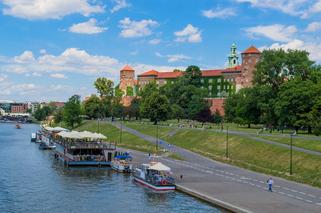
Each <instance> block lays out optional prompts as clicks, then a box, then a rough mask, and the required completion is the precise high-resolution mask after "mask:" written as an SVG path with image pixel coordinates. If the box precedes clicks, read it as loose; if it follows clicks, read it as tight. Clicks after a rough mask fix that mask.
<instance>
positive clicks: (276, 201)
mask: <svg viewBox="0 0 321 213" xmlns="http://www.w3.org/2000/svg"><path fill="white" fill-rule="evenodd" d="M113 125H114V126H116V127H118V128H119V125H118V124H116V123H114V124H113ZM123 130H124V131H127V132H129V133H131V134H134V135H136V136H138V137H141V138H143V139H145V140H146V141H149V142H151V143H155V141H156V140H155V138H154V137H151V136H148V135H144V134H142V133H140V132H138V131H136V130H134V129H131V128H128V127H126V126H123ZM170 151H172V152H174V153H177V154H179V155H181V156H182V157H183V158H184V159H185V161H179V160H173V159H168V158H162V159H160V161H162V162H164V163H165V164H167V165H169V166H170V167H171V168H172V169H173V172H174V174H176V175H177V177H176V178H177V179H178V184H179V185H182V186H184V187H187V188H189V189H191V190H193V191H197V192H200V193H202V194H204V195H207V196H210V197H212V198H215V199H218V200H221V201H224V202H227V203H230V204H232V205H234V206H238V207H240V208H243V209H246V210H249V211H250V212H260V213H261V212H262V213H270V212H285V213H287V212H289V213H290V212H291V213H296V212H298V213H302V212H318V213H320V212H321V190H320V189H318V188H314V187H311V186H308V185H304V184H299V183H295V182H291V181H288V180H284V179H282V178H277V177H274V178H273V179H274V181H275V184H274V191H273V192H268V191H267V189H266V188H267V186H266V180H267V178H268V177H267V176H266V175H263V174H259V173H256V172H252V171H248V170H246V169H242V168H238V167H235V166H231V165H228V164H223V163H220V162H217V161H213V160H211V159H208V158H206V157H203V156H201V155H199V154H196V153H193V152H190V151H188V150H185V149H182V148H180V147H177V146H174V145H172V146H171V148H170ZM135 153H136V154H138V153H139V152H135ZM141 155H142V154H141ZM147 160H148V159H147V155H146V161H147ZM180 174H183V176H184V178H183V180H182V181H180V180H179V178H178V176H179V175H180Z"/></svg>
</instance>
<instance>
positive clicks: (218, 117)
mask: <svg viewBox="0 0 321 213" xmlns="http://www.w3.org/2000/svg"><path fill="white" fill-rule="evenodd" d="M222 121H223V117H222V115H221V114H220V112H219V111H218V110H216V111H215V113H214V115H213V122H214V123H216V124H219V123H222Z"/></svg>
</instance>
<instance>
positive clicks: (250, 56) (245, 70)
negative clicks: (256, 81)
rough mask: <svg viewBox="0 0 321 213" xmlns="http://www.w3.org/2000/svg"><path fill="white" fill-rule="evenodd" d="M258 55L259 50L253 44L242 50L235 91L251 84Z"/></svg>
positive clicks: (259, 54) (259, 55) (259, 53)
mask: <svg viewBox="0 0 321 213" xmlns="http://www.w3.org/2000/svg"><path fill="white" fill-rule="evenodd" d="M260 57H261V52H260V51H259V50H258V49H257V48H256V47H255V46H250V47H249V48H247V49H246V50H245V51H244V52H242V68H241V76H240V77H238V78H237V79H236V91H238V90H239V89H241V88H244V87H251V86H252V85H253V83H252V82H253V78H254V72H255V69H256V68H255V66H256V63H257V62H258V61H259V59H260Z"/></svg>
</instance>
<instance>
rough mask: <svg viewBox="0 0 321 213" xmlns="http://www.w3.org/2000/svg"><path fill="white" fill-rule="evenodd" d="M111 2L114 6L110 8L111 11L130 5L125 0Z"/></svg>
mask: <svg viewBox="0 0 321 213" xmlns="http://www.w3.org/2000/svg"><path fill="white" fill-rule="evenodd" d="M113 2H114V3H115V6H114V7H113V8H112V9H111V10H110V12H111V13H114V12H117V11H118V10H121V9H124V8H127V7H130V4H129V3H128V2H127V1H126V0H113Z"/></svg>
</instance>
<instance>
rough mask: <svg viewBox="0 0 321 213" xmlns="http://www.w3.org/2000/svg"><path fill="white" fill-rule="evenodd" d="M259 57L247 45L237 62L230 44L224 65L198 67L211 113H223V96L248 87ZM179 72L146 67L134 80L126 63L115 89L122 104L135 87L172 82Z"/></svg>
mask: <svg viewBox="0 0 321 213" xmlns="http://www.w3.org/2000/svg"><path fill="white" fill-rule="evenodd" d="M260 56H261V52H260V51H259V50H258V49H257V48H256V47H254V46H250V47H249V48H248V49H246V50H245V51H243V52H242V53H241V59H242V63H241V64H240V63H239V57H238V54H237V47H236V45H235V44H233V45H232V46H231V49H230V54H229V56H228V67H227V68H223V69H212V70H202V78H201V84H202V86H201V88H202V89H203V90H204V91H205V92H206V94H207V95H206V99H207V100H208V101H209V103H210V108H211V111H212V112H213V113H214V112H215V111H219V112H220V114H221V115H223V114H224V109H223V105H224V99H225V98H226V97H228V96H230V95H233V94H234V93H236V92H237V91H238V90H239V89H241V88H245V87H251V86H252V81H253V77H254V72H255V66H256V63H257V62H258V60H259V59H260ZM182 75H184V72H182V71H179V70H174V71H171V72H160V71H156V70H149V71H147V72H144V73H142V74H139V75H138V76H137V81H135V71H134V69H132V68H131V67H129V66H128V65H127V66H125V67H124V68H123V69H122V70H121V71H120V84H119V88H120V89H121V90H122V91H123V93H124V97H123V104H124V105H126V106H129V105H130V102H131V100H132V99H133V98H132V96H135V95H136V94H137V93H136V92H137V90H138V88H143V87H144V86H145V85H147V84H149V83H151V82H155V83H156V84H157V85H159V86H163V85H165V84H175V81H177V79H178V78H179V77H181V76H182ZM128 88H133V89H134V90H135V92H134V93H132V94H128ZM131 95H132V96H131ZM128 97H130V98H128Z"/></svg>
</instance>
